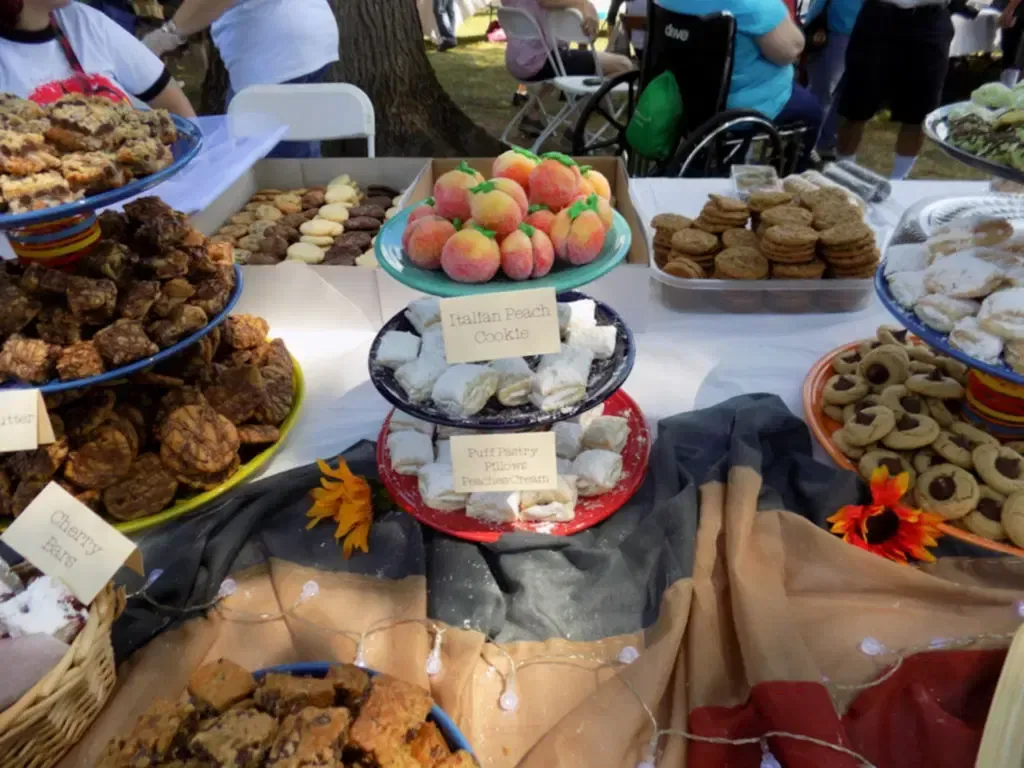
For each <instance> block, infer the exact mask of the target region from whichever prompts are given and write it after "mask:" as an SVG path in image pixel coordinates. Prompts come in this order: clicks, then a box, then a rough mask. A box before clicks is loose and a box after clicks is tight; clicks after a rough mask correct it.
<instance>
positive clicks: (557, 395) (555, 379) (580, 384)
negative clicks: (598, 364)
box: [530, 365, 587, 413]
mask: <svg viewBox="0 0 1024 768" xmlns="http://www.w3.org/2000/svg"><path fill="white" fill-rule="evenodd" d="M586 396H587V384H586V381H585V380H584V379H583V378H581V377H580V374H579V373H578V372H577V371H576V369H574V368H571V367H570V366H568V365H561V366H551V367H549V368H545V369H544V370H543V371H538V372H537V374H536V375H535V376H534V378H533V389H531V390H530V402H531V403H533V404H534V405H535V406H536V407H537V408H539V409H540V410H541V411H544V412H545V413H550V412H551V411H557V410H560V409H562V408H568V407H569V406H571V405H575V404H576V403H578V402H580V401H581V400H583V399H584V398H585V397H586Z"/></svg>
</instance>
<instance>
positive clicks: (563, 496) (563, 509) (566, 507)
mask: <svg viewBox="0 0 1024 768" xmlns="http://www.w3.org/2000/svg"><path fill="white" fill-rule="evenodd" d="M577 496H578V492H577V490H576V478H575V477H572V476H568V477H565V476H561V475H560V476H559V478H558V487H557V488H555V489H553V490H547V491H524V492H523V493H522V495H521V498H520V502H519V504H520V513H521V514H522V517H523V519H524V520H530V521H531V522H544V521H551V522H556V523H565V522H568V521H569V520H572V519H573V518H574V517H576V499H577Z"/></svg>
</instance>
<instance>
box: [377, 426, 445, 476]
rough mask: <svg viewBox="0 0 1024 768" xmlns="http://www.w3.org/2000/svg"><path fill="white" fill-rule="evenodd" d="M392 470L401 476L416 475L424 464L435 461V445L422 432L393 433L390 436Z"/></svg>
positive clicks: (389, 447) (389, 449)
mask: <svg viewBox="0 0 1024 768" xmlns="http://www.w3.org/2000/svg"><path fill="white" fill-rule="evenodd" d="M388 453H389V454H390V455H391V468H392V469H393V470H395V472H397V473H398V474H400V475H415V474H416V473H417V472H419V469H420V467H422V466H423V465H424V464H431V463H432V462H433V461H434V444H433V443H432V442H431V441H430V438H429V437H427V436H426V435H424V434H423V433H422V432H413V431H406V432H392V433H391V434H390V435H388Z"/></svg>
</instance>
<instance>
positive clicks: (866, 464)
mask: <svg viewBox="0 0 1024 768" xmlns="http://www.w3.org/2000/svg"><path fill="white" fill-rule="evenodd" d="M878 467H885V468H886V469H888V470H889V477H896V476H897V475H899V474H900V473H902V472H906V473H907V474H908V475H910V484H909V486H908V487H910V488H913V487H914V481H915V480H916V479H917V473H916V472H915V471H914V468H913V467H912V466H910V462H909V461H907V460H906V459H905V458H903V457H902V456H900V455H899V454H898V453H894V452H893V451H886V450H883V449H877V450H874V451H869V452H868V453H865V454H864V455H863V456H862V457H861V460H860V463H859V464H858V465H857V469H858V471H859V472H860V474H861V477H863V478H864V479H866V480H870V479H871V474H872V473H873V472H874V471H875V470H876V469H877V468H878Z"/></svg>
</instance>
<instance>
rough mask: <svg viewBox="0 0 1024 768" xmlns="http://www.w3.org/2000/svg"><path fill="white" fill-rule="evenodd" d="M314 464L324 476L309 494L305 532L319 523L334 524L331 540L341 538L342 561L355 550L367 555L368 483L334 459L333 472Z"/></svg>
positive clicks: (370, 510)
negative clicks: (335, 466) (336, 464)
mask: <svg viewBox="0 0 1024 768" xmlns="http://www.w3.org/2000/svg"><path fill="white" fill-rule="evenodd" d="M316 463H317V465H318V466H319V467H320V471H321V472H322V473H323V475H324V476H323V477H321V478H320V486H321V487H320V488H314V489H313V491H312V492H311V494H310V495H311V496H312V497H313V506H312V508H311V509H310V510H309V511H308V512H307V513H306V517H309V518H312V519H311V520H310V521H309V525H307V526H306V530H309V529H310V528H312V527H313V526H314V525H316V524H317V523H319V522H320V521H321V520H327V519H329V518H330V519H333V520H334V521H336V522H337V523H338V527H337V528H336V529H335V531H334V538H335V539H342V538H344V540H345V541H344V544H343V545H342V554H343V555H344V556H345V558H346V559H347V558H349V557H351V556H352V552H353V551H354V550H356V549H358V550H361V551H363V552H369V551H370V545H369V543H368V540H369V537H370V526H371V525H373V494H372V492H371V489H370V484H369V482H367V480H366V478H365V477H359V476H358V475H355V474H353V473H352V470H350V469H349V468H348V464H346V463H345V460H344V459H338V468H337V469H331V467H330V465H329V464H327V462H325V461H321V460H320V459H317V462H316ZM329 478H333V481H332V480H331V479H329Z"/></svg>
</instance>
